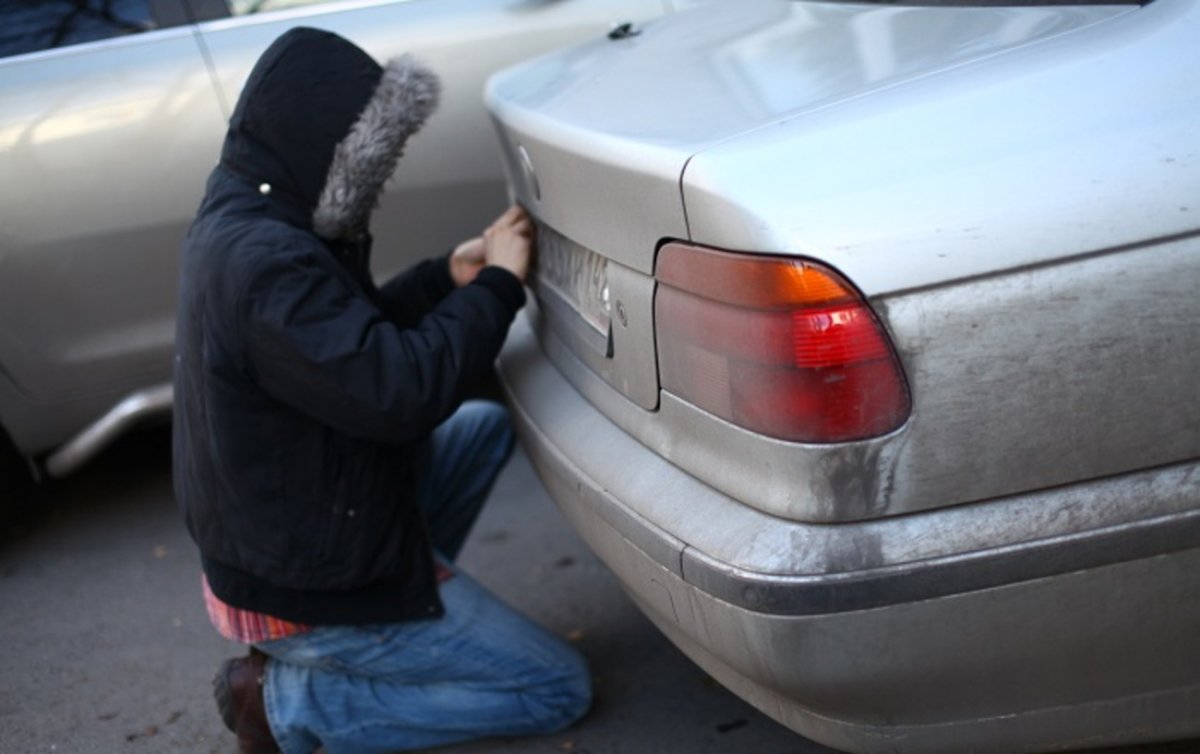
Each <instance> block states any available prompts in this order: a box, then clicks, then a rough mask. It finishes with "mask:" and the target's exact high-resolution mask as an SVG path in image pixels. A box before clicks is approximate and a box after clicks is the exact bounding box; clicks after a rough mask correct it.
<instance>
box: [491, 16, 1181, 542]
mask: <svg viewBox="0 0 1200 754" xmlns="http://www.w3.org/2000/svg"><path fill="white" fill-rule="evenodd" d="M1162 7H1163V8H1165V10H1159V6H1157V5H1156V6H1152V7H1150V8H1147V9H1142V10H1130V9H1129V8H1127V7H1104V8H1090V7H1078V6H1071V7H1051V8H1032V9H1030V8H1019V9H1014V8H1007V9H991V8H987V9H981V8H966V9H963V8H959V9H943V8H878V7H874V8H873V7H868V6H860V5H840V4H838V5H835V4H821V3H763V4H757V3H754V4H747V5H744V6H743V5H738V6H737V7H735V8H726V7H714V8H711V9H704V10H703V12H701V13H692V14H681V15H679V16H677V17H676V18H675V19H673V20H672V23H670V24H667V25H656V24H651V25H649V26H648V27H647V28H646V30H645V32H644V33H643V34H642V35H641V36H639V37H637V38H635V39H634V40H632V41H630V40H622V41H617V42H597V43H594V44H591V45H586V46H584V47H582V48H579V49H577V50H575V51H573V52H570V53H567V54H564V55H561V56H558V57H555V58H552V59H549V60H547V61H539V62H533V63H530V64H527V65H525V66H522V67H520V68H518V69H516V70H515V71H512V72H510V73H509V74H507V75H505V76H504V77H502V78H500V79H496V80H493V82H492V83H491V85H490V88H489V99H490V103H491V106H492V109H493V112H494V113H495V114H496V115H497V117H498V119H499V121H500V130H501V132H502V134H503V141H504V142H505V144H506V156H507V160H508V168H509V174H510V178H511V179H512V184H513V186H514V188H515V191H516V192H517V195H518V198H519V199H521V200H522V201H524V202H525V203H526V204H527V205H528V206H530V208H531V209H532V210H533V211H534V213H535V214H536V215H537V217H538V218H539V220H540V221H541V222H542V223H543V224H544V226H545V227H546V228H547V229H548V232H547V233H546V234H545V235H547V236H553V237H556V238H564V239H567V242H568V243H570V244H574V245H575V246H577V247H578V248H580V249H585V250H586V251H583V252H581V253H583V254H594V255H598V256H599V257H600V258H602V259H603V260H605V262H606V264H607V269H606V273H607V275H608V276H609V278H610V280H609V289H608V290H607V291H606V292H607V293H608V295H609V300H608V302H607V304H608V305H609V306H610V307H611V311H610V312H609V315H610V318H609V322H608V326H607V327H604V328H601V329H600V330H599V331H597V334H596V335H594V336H592V337H588V334H587V332H586V331H581V330H580V328H579V327H577V326H576V325H577V323H576V321H575V320H577V319H578V316H577V315H576V316H573V315H572V314H571V311H572V306H570V305H568V306H562V305H561V303H562V302H561V301H556V300H550V299H547V300H546V302H545V303H548V305H546V306H543V307H542V308H543V310H544V312H543V316H541V317H539V318H537V319H536V322H537V326H538V328H539V329H540V330H542V331H546V330H554V331H555V332H556V333H557V335H558V337H559V338H560V340H562V341H563V342H564V343H565V344H566V345H567V347H568V351H570V352H572V353H574V354H575V355H576V356H578V357H579V358H580V359H582V360H583V361H584V362H585V363H587V364H588V365H589V366H590V367H591V369H592V371H594V372H596V373H598V374H600V375H601V376H602V377H603V378H604V379H605V380H606V381H607V382H608V384H610V385H612V386H614V387H616V388H617V389H618V390H619V391H621V392H623V393H624V394H625V395H626V396H627V397H628V398H629V399H630V401H631V402H632V404H633V406H632V407H630V408H636V409H638V410H621V411H617V412H615V413H613V414H611V416H612V418H613V419H614V420H615V421H617V422H618V423H619V424H621V426H622V427H623V428H625V429H626V430H627V431H629V432H632V433H634V434H635V436H637V437H638V438H639V439H640V440H641V441H642V442H643V443H645V444H646V445H648V446H649V447H651V448H653V449H654V450H655V451H656V452H658V453H659V454H660V455H662V456H663V457H665V458H667V459H669V460H671V461H672V462H674V463H676V464H678V465H679V466H680V467H682V468H684V469H685V470H687V471H688V472H689V473H691V474H693V475H695V476H697V477H698V478H700V479H702V480H704V481H705V482H707V483H709V484H711V485H712V486H714V487H716V488H717V489H720V490H722V491H723V492H725V493H727V494H729V495H731V496H733V497H735V498H737V499H739V500H742V501H743V502H744V503H747V504H749V505H752V506H754V507H757V508H759V509H760V510H762V511H764V512H768V513H771V514H774V515H778V516H782V517H786V518H789V519H793V520H801V521H850V520H859V519H867V518H874V517H879V516H888V515H895V514H901V513H906V512H912V511H917V510H925V509H930V508H936V507H944V506H949V505H957V504H962V503H966V502H971V501H976V500H985V499H989V498H992V497H996V496H1001V495H1008V494H1013V493H1017V492H1021V491H1025V490H1034V489H1039V488H1042V487H1046V486H1053V485H1059V484H1067V483H1071V482H1075V481H1082V480H1086V479H1091V478H1098V477H1103V476H1106V475H1111V474H1119V473H1122V472H1127V471H1133V470H1136V469H1141V468H1148V467H1155V466H1160V465H1168V464H1173V463H1181V462H1188V461H1194V459H1195V458H1196V457H1198V456H1200V431H1198V430H1197V429H1196V428H1197V427H1198V426H1200V404H1197V403H1196V401H1194V400H1192V399H1191V397H1192V393H1193V392H1194V391H1193V390H1192V388H1191V380H1190V378H1189V377H1188V375H1190V374H1195V373H1196V372H1197V371H1198V370H1200V348H1196V347H1195V344H1196V341H1195V337H1194V336H1192V335H1191V334H1190V324H1189V323H1191V322H1194V321H1196V320H1197V318H1198V317H1200V299H1198V298H1197V297H1195V296H1192V295H1191V294H1190V292H1189V291H1190V290H1191V289H1192V288H1193V287H1194V281H1195V280H1196V279H1198V278H1200V253H1198V251H1200V247H1198V246H1197V244H1198V241H1197V240H1196V238H1194V237H1193V236H1192V235H1191V234H1192V233H1193V232H1194V230H1195V229H1196V227H1197V224H1196V222H1195V221H1194V220H1193V219H1192V216H1193V215H1194V213H1193V212H1192V208H1190V207H1188V206H1186V205H1176V204H1171V203H1170V202H1166V201H1164V199H1163V198H1164V197H1168V196H1171V197H1173V196H1187V195H1189V191H1190V195H1195V194H1196V193H1197V191H1198V190H1200V187H1197V186H1195V185H1194V184H1195V177H1194V176H1195V171H1186V170H1184V169H1181V166H1180V165H1179V162H1180V160H1185V161H1186V160H1187V159H1189V158H1186V157H1184V156H1183V154H1184V152H1187V150H1186V149H1184V150H1183V152H1179V154H1178V155H1176V156H1172V154H1174V153H1175V152H1174V151H1172V150H1176V151H1177V150H1178V149H1180V147H1179V145H1180V144H1182V145H1184V146H1186V145H1187V144H1189V143H1196V139H1195V137H1194V135H1193V132H1194V129H1191V128H1190V126H1189V125H1188V124H1190V123H1192V122H1194V117H1195V115H1196V113H1195V103H1194V101H1193V102H1192V103H1191V105H1190V107H1191V108H1192V109H1191V110H1189V109H1188V108H1187V107H1181V106H1180V105H1178V104H1177V99H1178V98H1177V97H1176V95H1175V94H1174V93H1175V92H1177V91H1181V90H1195V88H1196V86H1200V82H1196V81H1192V82H1191V84H1188V82H1187V81H1183V80H1182V78H1186V77H1188V76H1191V77H1195V76H1196V74H1195V73H1192V72H1191V71H1194V70H1200V67H1196V66H1191V67H1187V69H1186V70H1187V71H1188V72H1187V73H1179V72H1178V70H1177V69H1179V68H1180V67H1179V66H1177V65H1176V66H1174V67H1172V64H1173V63H1174V62H1176V59H1177V57H1178V53H1176V52H1173V50H1177V49H1187V48H1186V46H1184V47H1181V46H1180V44H1181V38H1182V35H1183V33H1184V32H1180V31H1177V30H1176V29H1177V26H1172V25H1171V24H1170V23H1169V22H1171V21H1172V20H1173V18H1174V17H1175V16H1176V15H1177V14H1178V10H1177V7H1178V6H1176V7H1169V6H1165V5H1163V6H1162ZM713 13H715V14H727V15H728V18H725V19H724V22H723V23H712V22H711V16H706V15H705V14H713ZM914 24H921V25H924V26H923V27H922V28H934V29H937V31H936V32H930V33H928V34H925V35H924V37H922V39H923V40H924V44H922V45H915V44H914V43H913V42H912V41H911V40H912V39H914V38H916V37H917V36H918V35H916V34H913V33H912V30H913V29H914V28H917V27H915V26H914ZM660 26H662V28H661V30H660V28H659V27H660ZM713 29H718V30H719V31H716V32H714V31H713ZM831 40H834V41H836V42H838V43H837V44H835V43H834V41H831ZM1067 40H1070V42H1071V45H1072V46H1067V44H1066V43H1067ZM1147 50H1151V51H1153V50H1162V52H1159V53H1157V54H1155V53H1151V54H1147ZM880 56H882V57H880ZM1122 57H1124V58H1125V59H1126V60H1127V65H1126V66H1125V69H1126V71H1125V72H1124V73H1123V75H1122V76H1119V77H1116V78H1106V77H1104V76H1097V72H1098V71H1097V69H1096V66H1098V65H1102V64H1103V65H1104V66H1105V67H1106V68H1105V70H1108V69H1109V68H1113V69H1116V68H1120V63H1121V58H1122ZM831 61H832V62H831ZM1030 61H1032V62H1030ZM1134 61H1139V64H1140V65H1142V66H1143V68H1142V69H1136V68H1135V66H1134ZM1143 61H1148V62H1143ZM1030 70H1032V71H1033V73H1031V72H1030ZM697 71H699V72H702V73H699V74H698V73H697ZM1160 74H1161V75H1160ZM548 82H553V88H551V85H550V83H548ZM1133 82H1144V83H1142V84H1141V85H1140V86H1139V87H1137V88H1136V90H1137V96H1138V97H1139V102H1140V104H1141V109H1136V110H1128V111H1122V110H1121V109H1120V107H1119V105H1113V104H1112V102H1114V101H1116V102H1118V103H1120V102H1121V101H1122V97H1123V96H1124V93H1125V89H1129V90H1130V95H1131V96H1132V92H1133V89H1134V87H1133ZM1185 84H1187V86H1186V87H1185V86H1184V85H1185ZM1113 87H1118V88H1120V91H1118V92H1116V93H1114V91H1113ZM1031 91H1032V92H1036V93H1037V95H1036V96H1044V93H1045V92H1051V93H1054V94H1055V95H1056V96H1062V97H1064V98H1068V97H1070V96H1074V97H1076V98H1077V99H1078V100H1079V101H1078V103H1073V105H1074V106H1068V107H1065V108H1064V109H1063V111H1061V112H1060V111H1059V110H1058V109H1056V108H1053V107H1049V106H1048V109H1047V111H1046V112H1048V113H1055V114H1056V116H1055V117H1054V118H1053V119H1051V120H1049V121H1048V122H1046V123H1033V124H1030V123H1027V122H1026V123H1025V124H1024V125H1021V124H1020V123H1019V120H1020V119H1019V118H1014V120H1005V119H1003V118H1000V117H995V118H993V117H989V114H990V113H992V112H993V110H985V109H984V105H985V104H986V105H987V106H988V107H990V108H993V109H998V111H999V112H1000V113H1003V112H1004V111H1005V110H1006V109H1007V110H1009V111H1020V112H1023V113H1027V112H1028V107H1029V103H1028V102H1027V101H1026V100H1027V99H1028V98H1029V97H1030V96H1034V95H1030V92H1031ZM994 101H998V102H999V103H1000V104H999V105H997V104H995V102H994ZM714 103H717V104H714ZM1102 104H1103V105H1104V106H1105V107H1107V109H1106V110H1101V109H1100V107H1101V105H1102ZM1088 105H1090V106H1091V107H1090V109H1089V108H1088V107H1086V106H1088ZM1097 117H1102V120H1103V123H1104V124H1105V125H1104V127H1103V128H1092V127H1091V125H1090V124H1091V122H1092V120H1093V119H1095V118H1097ZM1093 132H1094V133H1093ZM1155 144H1170V145H1171V147H1172V148H1171V149H1167V148H1166V147H1163V146H1158V147H1155V146H1153V145H1155ZM1197 147H1198V148H1200V144H1197ZM1169 152H1170V154H1168V153H1169ZM1114 154H1119V155H1121V156H1120V158H1119V159H1113V157H1112V156H1113V155H1114ZM680 174H682V180H681V182H679V183H678V184H677V183H676V182H677V181H679V176H680ZM1189 182H1190V183H1189ZM941 186H946V187H948V189H939V188H938V187H941ZM680 194H681V195H682V202H681V201H680ZM960 205H961V206H960ZM1097 208H1100V209H1101V211H1102V214H1100V215H1099V216H1097V214H1096V212H1097ZM914 218H915V219H914ZM673 238H686V239H690V240H691V241H693V242H696V243H699V244H704V245H708V246H712V247H716V248H724V249H728V250H731V251H744V252H759V253H776V254H794V255H797V256H801V257H809V258H814V259H817V260H819V261H821V262H824V263H826V264H829V265H830V266H832V267H833V268H834V269H835V270H837V271H839V272H841V273H842V274H844V275H845V276H846V277H847V278H848V279H849V280H850V281H851V282H852V283H854V284H855V285H857V286H858V287H859V288H860V289H861V290H862V292H863V293H864V295H866V296H867V298H868V300H869V302H870V304H871V305H872V306H873V308H874V309H875V312H876V314H877V315H878V316H879V318H880V319H881V321H882V322H883V324H884V326H885V328H886V329H887V331H888V333H889V334H890V336H891V338H892V340H893V342H894V345H895V347H896V349H897V351H898V353H899V355H900V358H901V361H902V363H903V366H904V369H905V372H906V375H907V378H908V381H909V386H910V389H911V391H912V400H913V410H912V416H911V418H910V420H909V421H908V422H907V423H906V424H905V425H904V426H903V427H901V428H900V429H899V430H898V431H896V432H893V433H891V434H889V435H887V436H884V437H879V438H875V439H868V440H864V441H859V442H853V443H841V444H824V445H814V444H801V443H795V442H784V441H780V440H774V439H771V438H768V437H765V436H763V435H760V434H756V433H754V432H750V431H747V430H745V429H742V428H740V427H738V426H735V425H734V424H731V423H729V422H727V421H724V420H721V419H718V418H716V417H714V416H712V415H710V414H708V413H706V412H704V411H701V410H699V409H697V408H696V407H694V406H692V405H691V404H689V403H687V402H686V401H683V400H681V399H679V398H678V397H676V396H673V395H672V394H670V393H669V392H665V391H657V394H656V388H657V385H658V383H657V369H658V365H657V363H656V362H655V360H654V359H653V358H652V354H653V351H652V348H651V347H652V345H653V339H654V330H653V328H654V323H653V297H654V294H655V290H656V288H655V282H654V279H653V277H652V274H653V265H654V259H655V253H656V251H657V249H658V247H659V245H660V244H661V243H662V242H663V241H665V240H669V239H673ZM568 303H569V302H568ZM577 303H578V302H576V304H577ZM556 304H558V305H556ZM574 308H575V309H576V310H577V309H578V306H575V307H574ZM1139 395H1144V396H1154V397H1155V399H1154V400H1153V401H1146V400H1136V399H1134V398H1133V396H1139ZM1116 396H1120V398H1119V399H1118V398H1116ZM644 412H652V414H651V415H650V416H647V415H645V413H644ZM1097 438H1100V439H1099V440H1098V439H1097ZM1084 439H1086V440H1087V441H1086V442H1085V441H1084ZM995 448H1003V449H1005V450H1004V451H1003V452H995V451H994V449H995Z"/></svg>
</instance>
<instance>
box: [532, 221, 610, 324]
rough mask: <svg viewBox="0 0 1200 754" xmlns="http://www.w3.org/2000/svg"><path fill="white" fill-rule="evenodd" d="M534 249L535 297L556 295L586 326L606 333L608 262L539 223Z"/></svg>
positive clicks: (608, 306)
mask: <svg viewBox="0 0 1200 754" xmlns="http://www.w3.org/2000/svg"><path fill="white" fill-rule="evenodd" d="M537 246H538V256H537V261H536V268H535V274H534V280H535V281H536V285H535V286H534V287H535V290H537V292H538V294H539V296H541V295H542V290H543V289H548V290H549V292H551V293H553V294H557V295H558V297H559V298H561V299H563V300H564V301H566V302H567V303H568V304H569V305H570V306H571V308H572V309H574V310H575V311H576V312H577V313H578V314H579V316H580V317H581V318H582V319H583V321H584V322H586V323H587V324H588V325H589V326H590V327H592V328H593V329H594V330H596V331H597V332H599V333H601V334H607V333H608V329H609V311H610V306H611V305H610V303H609V300H608V297H609V293H608V260H607V259H605V258H604V257H602V256H600V255H599V254H597V253H595V252H594V251H590V250H589V249H586V248H584V247H583V246H580V245H579V244H577V243H575V242H574V241H572V240H571V239H569V238H567V237H566V236H563V235H562V234H560V233H557V232H555V231H553V230H551V229H550V228H548V227H546V226H544V225H540V224H539V226H538V229H537Z"/></svg>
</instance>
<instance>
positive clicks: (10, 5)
mask: <svg viewBox="0 0 1200 754" xmlns="http://www.w3.org/2000/svg"><path fill="white" fill-rule="evenodd" d="M156 27H157V24H156V23H155V20H154V14H153V12H152V11H151V8H150V0H8V2H4V3H0V57H9V56H11V55H23V54H25V53H27V52H37V51H39V50H50V49H54V48H56V47H66V46H68V45H75V44H81V43H83V42H95V41H97V40H101V39H108V38H109V37H120V36H124V35H126V34H136V33H138V32H143V31H149V30H150V29H154V28H156Z"/></svg>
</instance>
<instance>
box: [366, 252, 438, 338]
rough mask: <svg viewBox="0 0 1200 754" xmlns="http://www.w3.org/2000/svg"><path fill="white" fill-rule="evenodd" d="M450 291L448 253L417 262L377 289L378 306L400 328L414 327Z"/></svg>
mask: <svg viewBox="0 0 1200 754" xmlns="http://www.w3.org/2000/svg"><path fill="white" fill-rule="evenodd" d="M453 291H454V279H453V278H452V277H450V258H449V256H448V255H447V256H442V257H437V258H436V259H427V260H425V261H423V262H418V263H417V264H415V265H413V266H412V267H409V268H408V269H407V270H404V271H403V272H400V273H398V274H397V275H396V276H394V277H393V278H392V279H391V280H389V281H387V282H386V283H384V284H383V285H381V286H380V287H379V288H378V289H377V293H378V301H379V306H380V308H381V309H383V311H384V314H386V315H387V317H388V319H390V320H392V321H393V322H395V323H396V324H397V325H399V326H400V327H414V326H415V325H416V324H417V323H418V322H419V321H420V320H421V317H423V316H425V314H426V313H427V312H429V311H430V310H431V309H433V307H435V306H436V305H437V304H438V302H439V301H441V300H442V299H444V298H445V297H446V296H448V295H450V293H451V292H453Z"/></svg>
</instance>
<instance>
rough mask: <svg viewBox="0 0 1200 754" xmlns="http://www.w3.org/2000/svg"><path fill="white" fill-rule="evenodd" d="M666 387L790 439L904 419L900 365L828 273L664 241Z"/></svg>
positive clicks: (845, 287)
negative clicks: (665, 244) (665, 243)
mask: <svg viewBox="0 0 1200 754" xmlns="http://www.w3.org/2000/svg"><path fill="white" fill-rule="evenodd" d="M655 277H656V278H657V279H658V281H659V286H658V293H657V295H656V297H655V303H654V316H655V331H656V336H657V339H658V358H659V377H660V380H661V383H662V387H663V389H664V390H666V391H669V392H671V393H673V394H675V395H676V396H678V397H680V398H682V399H684V400H686V401H688V402H690V403H692V404H694V405H696V406H698V407H700V408H702V409H704V410H705V411H708V412H709V413H712V414H715V415H717V416H719V417H721V418H723V419H726V420H727V421H730V422H732V423H734V424H737V425H738V426H741V427H744V428H746V429H749V430H752V431H754V432H759V433H761V434H765V435H769V436H771V437H777V438H780V439H784V440H793V441H798V442H814V443H821V442H846V441H849V440H860V439H863V438H867V437H873V436H877V435H882V434H886V433H887V432H890V431H891V430H893V429H896V428H897V427H899V426H900V425H901V424H903V423H904V421H905V419H906V418H907V417H908V413H909V397H908V389H907V386H906V385H905V381H904V375H903V372H902V371H901V368H900V363H899V361H898V359H897V358H896V355H895V352H894V351H893V349H892V346H891V343H890V341H889V339H888V336H887V334H886V333H885V332H884V330H883V327H882V326H881V325H880V323H879V321H878V319H876V317H875V315H874V313H873V312H872V311H871V309H870V308H869V307H868V306H867V304H866V302H865V301H864V300H863V298H862V296H861V295H860V294H859V293H858V292H857V291H856V290H855V289H854V288H853V286H851V285H850V284H849V283H847V282H846V281H845V280H844V279H843V278H841V277H840V276H839V275H838V274H837V273H835V272H833V271H832V270H830V269H827V268H825V267H822V266H821V265H819V264H816V263H814V262H810V261H805V260H799V259H793V258H788V257H771V256H758V255H749V254H732V253H729V252H724V251H717V250H715V249H706V248H701V247H697V246H688V245H685V244H681V243H671V244H668V245H667V246H664V247H663V248H662V249H661V250H660V251H659V255H658V265H657V269H656V271H655Z"/></svg>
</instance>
